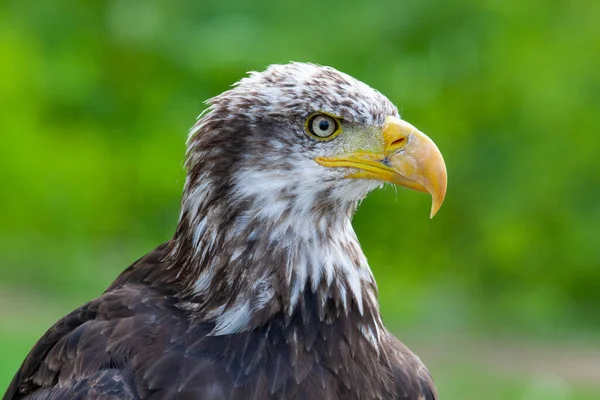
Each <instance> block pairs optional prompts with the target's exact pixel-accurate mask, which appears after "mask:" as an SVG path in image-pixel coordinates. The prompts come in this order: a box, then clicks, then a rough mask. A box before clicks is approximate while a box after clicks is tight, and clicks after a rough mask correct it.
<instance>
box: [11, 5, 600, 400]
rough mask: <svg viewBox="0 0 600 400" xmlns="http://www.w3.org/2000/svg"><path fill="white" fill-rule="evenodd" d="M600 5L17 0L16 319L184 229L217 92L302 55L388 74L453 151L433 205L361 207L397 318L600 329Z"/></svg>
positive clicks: (440, 324)
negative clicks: (196, 151) (181, 212)
mask: <svg viewBox="0 0 600 400" xmlns="http://www.w3.org/2000/svg"><path fill="white" fill-rule="evenodd" d="M599 18H600V3H598V2H593V1H585V0H573V1H570V2H564V1H553V0H550V1H548V0H546V1H542V0H531V1H527V2H521V1H517V0H483V1H476V0H456V1H451V2H446V1H442V0H437V1H422V0H403V1H397V0H378V1H371V2H356V3H352V2H348V1H330V2H327V4H323V2H321V1H317V0H307V1H303V2H297V4H295V3H292V2H276V1H269V0H255V1H251V2H244V1H241V0H220V1H191V0H190V1H170V2H169V1H166V0H163V1H160V0H113V1H87V2H76V1H67V0H53V1H51V2H50V1H46V2H43V1H37V2H35V1H18V0H8V1H6V0H5V1H4V2H2V3H1V4H0V60H2V61H0V129H1V131H0V132H1V136H0V174H1V175H0V177H1V179H0V181H1V182H2V185H1V186H0V188H1V189H0V190H2V194H1V195H0V221H1V222H0V239H1V240H0V258H1V259H2V262H1V263H0V277H1V278H0V313H1V318H2V319H3V321H4V331H5V332H8V331H9V330H10V329H12V330H10V332H13V333H14V335H12V336H11V335H9V336H10V337H16V336H17V334H16V333H15V332H22V331H23V332H24V329H25V328H22V329H21V328H19V327H17V326H16V325H18V324H19V323H21V322H23V321H21V320H19V318H29V316H28V315H32V314H28V315H25V316H23V315H22V312H23V310H28V311H30V312H32V313H33V315H39V314H35V313H34V312H33V311H32V309H36V310H37V309H38V308H40V307H41V306H42V305H43V304H44V303H45V302H49V303H51V304H53V305H56V304H60V305H61V306H60V307H59V306H56V307H55V308H52V309H53V310H54V311H53V313H52V318H48V320H45V319H44V318H41V319H42V320H43V322H44V325H43V326H42V325H40V326H36V328H35V329H36V330H35V334H31V333H28V335H27V336H26V337H29V336H31V337H32V338H35V337H39V335H40V334H41V333H42V332H43V331H44V329H46V328H47V326H48V323H51V322H52V321H53V320H55V319H56V318H58V317H60V316H61V315H63V314H64V313H66V312H67V311H69V310H70V309H71V308H72V307H75V306H76V305H78V304H80V303H83V302H85V301H86V300H88V299H90V298H92V297H94V296H96V295H98V294H99V293H101V291H102V290H103V289H104V288H105V287H106V286H107V285H108V284H109V283H110V281H111V280H112V279H114V277H115V276H116V275H117V274H118V273H119V272H120V271H121V270H122V269H124V268H125V267H126V266H127V265H128V264H129V263H130V262H132V261H134V260H135V259H136V258H138V257H139V256H141V255H143V254H145V253H146V252H148V251H150V250H151V249H152V248H153V247H154V246H156V245H158V244H159V243H161V242H162V241H165V240H168V239H169V237H170V235H171V234H172V232H173V230H174V228H175V224H176V221H177V216H178V205H179V198H180V192H181V187H182V181H183V177H184V172H183V169H182V166H181V164H182V159H183V152H184V142H185V137H186V134H187V129H188V128H189V127H190V126H191V125H192V124H193V122H194V120H195V118H196V116H197V115H198V114H199V113H200V112H201V111H202V109H203V108H204V106H203V104H202V102H203V101H204V100H205V99H207V98H209V97H211V96H214V95H216V94H218V93H220V92H222V91H224V90H225V89H227V87H228V86H229V85H230V84H231V83H233V82H235V81H236V80H238V79H239V78H241V77H242V76H243V75H244V74H245V72H246V71H249V70H262V69H264V68H265V67H266V66H267V65H268V64H271V63H285V62H288V61H290V60H296V61H311V62H316V63H320V64H325V65H331V66H333V67H335V68H337V69H340V70H342V71H344V72H347V73H349V74H350V75H353V76H354V77H356V78H358V79H361V80H363V81H365V82H367V83H368V84H370V85H371V86H373V87H375V88H377V89H379V90H380V91H382V92H383V93H384V94H386V95H387V96H388V97H389V98H390V99H391V100H392V101H393V102H394V103H396V104H397V105H398V107H399V108H400V110H401V113H402V115H403V117H404V118H405V119H407V120H408V121H410V122H411V123H413V124H414V125H416V126H417V127H419V128H420V129H421V130H423V131H424V132H426V133H428V134H429V135H430V136H431V137H432V138H433V139H434V140H435V141H436V143H437V144H438V146H439V147H440V149H441V150H442V152H443V153H444V156H445V159H446V163H447V166H448V172H449V189H448V194H447V198H446V199H447V200H446V203H445V204H444V206H443V207H442V209H441V211H440V212H439V213H438V215H437V216H436V217H435V218H434V219H433V220H431V221H429V220H428V218H427V216H428V209H429V204H428V199H427V198H426V196H423V195H422V194H419V193H412V192H407V191H404V190H397V191H396V190H394V189H391V188H387V189H385V190H382V191H379V192H376V193H374V194H372V195H371V196H370V197H369V198H368V199H367V200H366V201H365V202H364V203H363V205H362V206H361V209H360V210H359V212H358V214H357V216H356V218H355V227H356V230H357V233H358V236H359V238H360V239H361V242H362V244H363V247H364V249H365V253H366V254H367V256H368V257H369V260H370V264H371V266H372V268H373V270H374V273H375V275H376V277H377V279H378V283H379V287H380V293H381V300H382V310H383V312H384V315H385V317H386V321H388V323H389V325H391V326H393V327H395V328H396V329H397V330H400V329H402V328H405V327H407V326H427V327H431V328H443V329H444V331H455V332H458V333H460V332H463V331H474V330H481V331H484V332H485V331H492V330H493V331H500V332H504V333H510V334H514V333H517V334H518V333H521V334H523V333H525V334H536V335H550V336H566V335H572V334H577V332H581V331H583V330H600V329H599V328H600V313H598V312H597V310H598V305H599V304H600V268H599V267H600V138H599V135H600V129H599V128H600V112H599V110H600V74H599V70H600V51H599V50H600V24H598V21H599ZM3 293H4V295H3ZM36 299H37V300H36ZM40 299H41V300H40ZM46 299H48V300H46ZM64 304H68V306H66V307H63V306H62V305H64ZM56 310H58V311H56ZM38 311H39V310H38ZM11 318H12V319H11ZM6 321H13V325H10V324H8V323H7V322H6ZM15 321H17V322H18V323H15ZM40 324H41V322H40ZM9 325H10V326H12V328H10V327H8V328H7V326H9ZM23 326H25V325H23ZM2 329H3V328H0V331H1V330H2ZM20 329H21V330H20ZM27 329H28V331H27V332H31V331H30V330H29V329H33V328H31V327H28V328H27ZM2 337H4V336H2ZM15 340H16V339H15ZM31 340H35V339H31ZM31 343H32V342H31V341H29V342H27V343H26V344H24V345H23V348H22V349H21V350H22V351H21V352H20V353H19V354H15V355H14V357H15V359H14V360H15V361H14V362H13V361H12V359H11V371H7V372H6V373H5V372H4V370H3V371H2V373H1V374H0V391H1V388H2V387H3V386H4V385H3V384H2V383H5V382H6V383H7V382H8V379H9V377H10V376H11V375H12V373H13V371H14V368H16V365H18V362H19V360H21V359H22V357H23V356H24V352H25V351H27V349H28V348H29V346H31ZM3 347H4V346H3ZM5 354H6V353H5ZM0 367H2V363H0ZM509 398H515V397H510V396H509ZM548 398H549V397H548Z"/></svg>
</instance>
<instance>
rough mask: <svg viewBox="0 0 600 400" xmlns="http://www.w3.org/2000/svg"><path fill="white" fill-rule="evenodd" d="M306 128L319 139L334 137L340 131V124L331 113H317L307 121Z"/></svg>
mask: <svg viewBox="0 0 600 400" xmlns="http://www.w3.org/2000/svg"><path fill="white" fill-rule="evenodd" d="M306 129H307V131H308V133H310V134H311V135H312V136H315V137H316V138H317V139H333V137H334V136H336V134H337V133H339V132H340V124H339V122H338V121H337V119H335V118H334V117H332V116H330V115H327V114H315V115H312V116H311V117H310V118H308V120H307V121H306Z"/></svg>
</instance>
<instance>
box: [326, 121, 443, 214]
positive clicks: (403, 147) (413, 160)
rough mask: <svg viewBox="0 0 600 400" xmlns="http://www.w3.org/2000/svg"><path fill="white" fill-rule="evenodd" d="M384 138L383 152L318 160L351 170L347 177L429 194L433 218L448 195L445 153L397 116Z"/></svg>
mask: <svg viewBox="0 0 600 400" xmlns="http://www.w3.org/2000/svg"><path fill="white" fill-rule="evenodd" d="M382 136H383V151H382V152H381V153H380V152H362V151H359V152H356V153H353V154H350V155H347V156H343V157H333V158H326V157H317V158H316V159H315V161H316V162H318V163H319V164H321V165H323V166H325V167H346V168H350V169H351V171H352V172H350V174H348V175H346V177H347V178H355V179H375V180H380V181H385V182H391V183H395V184H397V185H400V186H404V187H407V188H409V189H413V190H418V191H421V192H428V193H429V194H430V195H431V197H432V205H431V215H430V217H431V218H433V216H434V215H435V214H436V213H437V212H438V210H439V209H440V207H441V206H442V202H443V201H444V197H445V195H446V183H447V172H446V164H445V163H444V158H443V157H442V153H440V151H439V150H438V148H437V146H436V145H435V143H433V141H432V140H431V139H430V138H429V137H427V135H425V134H424V133H422V132H420V131H419V130H418V129H417V128H415V127H414V126H412V125H411V124H409V123H408V122H406V121H403V120H401V119H399V118H397V117H392V116H388V117H387V118H386V120H385V123H384V125H383V129H382Z"/></svg>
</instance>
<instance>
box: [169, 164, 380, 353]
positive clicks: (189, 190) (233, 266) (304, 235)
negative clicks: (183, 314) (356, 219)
mask: <svg viewBox="0 0 600 400" xmlns="http://www.w3.org/2000/svg"><path fill="white" fill-rule="evenodd" d="M196 178H197V180H196V182H201V183H194V182H192V181H191V178H190V177H188V180H187V181H186V190H185V192H184V193H185V194H184V198H183V204H182V212H181V216H180V221H179V225H178V229H177V233H176V235H175V238H174V239H173V241H172V246H171V251H170V256H169V258H170V260H171V261H172V262H170V263H169V265H170V268H173V269H177V276H178V278H179V279H185V280H186V285H185V286H186V293H185V295H186V297H189V298H191V299H193V303H194V304H195V307H194V308H195V309H196V310H197V312H198V313H200V314H201V315H202V316H203V318H206V319H211V320H214V321H215V328H214V330H213V334H214V335H224V334H233V333H238V332H243V331H247V330H251V329H253V328H255V327H257V326H260V325H262V324H264V323H265V322H266V321H267V320H268V319H269V318H271V317H272V316H273V315H275V314H277V313H283V314H285V315H287V316H288V317H289V318H291V317H292V315H293V314H294V313H295V312H303V311H302V309H303V308H304V307H306V304H305V303H304V300H305V299H304V297H305V295H306V294H307V293H310V294H311V298H315V299H316V301H315V302H311V305H310V307H313V308H316V309H315V310H312V311H314V312H316V313H317V314H318V315H319V317H320V318H321V319H323V318H325V316H326V315H331V313H332V309H334V310H333V312H334V313H338V315H339V313H344V314H345V315H346V316H347V315H349V314H350V313H355V314H356V317H357V318H358V319H359V320H362V321H363V322H364V323H363V324H362V327H361V328H359V329H361V330H363V331H364V332H363V333H365V334H366V335H367V337H368V338H369V339H370V340H371V341H372V342H378V340H379V332H380V330H381V329H382V326H383V325H382V322H381V318H380V315H379V310H378V300H377V288H376V284H375V280H374V278H373V275H372V273H371V270H370V268H369V266H368V264H367V260H366V258H365V256H364V254H363V252H362V250H361V248H360V245H359V243H358V240H357V238H356V235H355V233H354V230H353V228H352V225H351V218H352V215H353V213H354V210H355V208H356V203H352V204H346V205H345V206H343V205H340V204H339V203H338V202H333V201H328V200H327V197H326V196H319V195H315V196H313V195H304V196H303V197H302V198H301V197H299V196H297V195H296V194H295V193H293V191H289V190H288V191H287V192H286V190H283V188H281V189H282V190H273V187H270V188H269V190H268V191H267V190H256V191H254V192H253V193H251V194H249V193H242V192H241V191H240V190H238V189H237V188H236V186H235V184H233V185H228V184H224V183H223V182H219V183H216V181H215V180H214V179H211V178H210V176H209V175H200V176H196ZM263 178H264V177H263ZM260 181H269V182H270V185H271V186H273V185H276V182H275V183H274V181H273V180H272V179H271V180H268V179H267V180H265V179H261V180H260ZM286 182H287V181H286ZM287 183H288V184H289V182H287ZM282 184H283V181H282ZM259 189H260V188H259ZM263 189H266V188H263ZM274 192H276V193H279V194H280V195H278V196H272V195H270V193H274ZM313 303H316V304H313Z"/></svg>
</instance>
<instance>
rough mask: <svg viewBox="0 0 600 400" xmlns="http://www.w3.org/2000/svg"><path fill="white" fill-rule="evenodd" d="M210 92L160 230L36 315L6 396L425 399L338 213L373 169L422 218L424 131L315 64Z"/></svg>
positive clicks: (429, 393) (426, 171)
mask: <svg viewBox="0 0 600 400" xmlns="http://www.w3.org/2000/svg"><path fill="white" fill-rule="evenodd" d="M208 104H209V107H208V109H207V111H206V112H205V113H203V114H202V115H201V116H200V118H199V119H198V121H197V122H196V124H195V125H194V126H193V128H192V129H191V131H190V134H189V138H188V142H187V153H186V163H185V166H186V170H187V175H186V181H185V187H184V193H183V198H182V203H181V213H180V216H179V222H178V225H177V229H176V232H175V234H174V237H173V238H172V239H171V240H169V241H168V242H166V243H164V244H162V245H160V246H158V247H157V248H156V249H155V250H153V251H152V252H150V253H149V254H147V255H146V256H144V257H142V258H141V259H139V260H138V261H136V262H135V263H133V264H132V265H131V266H130V267H129V268H127V269H126V270H125V271H124V272H123V273H122V274H121V275H120V276H119V277H118V278H117V279H116V280H115V281H114V282H113V283H112V284H111V285H110V286H109V287H108V289H107V290H106V291H105V292H104V293H103V294H102V295H100V296H99V297H98V298H96V299H94V300H92V301H90V302H89V303H87V304H85V305H83V306H81V307H80V308H78V309H76V310H75V311H73V312H71V313H70V314H68V315H67V316H65V317H64V318H62V319H61V320H60V321H58V322H57V323H56V324H55V325H54V326H53V327H51V328H50V329H49V330H48V331H47V332H46V334H45V335H44V336H43V337H42V338H41V339H40V340H39V341H38V342H37V343H36V344H35V346H34V347H33V349H32V350H31V352H30V353H29V355H28V356H27V357H26V359H25V361H24V362H23V364H22V366H21V368H20V369H19V370H18V372H17V373H16V375H15V377H14V379H13V380H12V382H11V384H10V386H9V387H8V391H7V392H6V394H5V396H4V399H6V400H12V399H132V400H133V399H199V400H218V399H233V400H235V399H245V400H246V399H327V400H337V399H406V400H417V399H421V400H434V399H437V392H436V389H435V387H434V384H433V382H432V379H431V377H430V375H429V372H428V371H427V369H426V368H425V366H424V365H423V364H422V363H421V361H420V360H419V358H418V357H417V356H415V355H414V354H413V353H412V352H411V351H410V350H409V349H408V348H406V347H405V346H404V345H403V344H402V343H401V342H400V341H398V340H397V339H396V338H395V337H394V336H393V335H392V334H391V333H390V332H389V331H388V330H387V329H386V328H385V326H384V325H383V322H382V318H381V315H380V312H379V305H378V297H377V287H376V284H375V280H374V278H373V275H372V273H371V270H370V268H369V266H368V264H367V260H366V258H365V256H364V254H363V252H362V251H361V247H360V245H359V243H358V240H357V238H356V235H355V233H354V231H353V229H352V225H351V219H352V216H353V214H354V211H355V209H356V207H357V204H358V202H359V201H360V200H361V199H363V198H364V197H365V196H366V195H367V193H369V192H370V191H371V190H373V189H375V188H377V187H379V186H381V185H383V184H384V183H385V182H390V183H394V184H398V185H401V186H404V187H408V188H411V189H415V190H419V191H424V192H428V193H430V194H431V196H432V198H433V205H432V210H431V216H433V215H434V214H435V213H436V212H437V210H438V209H439V207H440V205H441V203H442V201H443V199H444V196H445V192H446V168H445V165H444V161H443V158H442V156H441V154H440V152H439V150H438V149H437V147H436V145H435V144H434V143H433V142H432V141H431V139H429V138H428V137H427V136H425V134H423V133H422V132H420V131H419V130H418V129H416V128H415V127H413V126H412V125H410V124H409V123H407V122H405V121H403V120H402V119H400V118H399V116H398V110H397V108H396V107H395V106H394V105H393V104H392V103H391V102H390V101H389V100H388V99H387V98H386V97H384V96H383V95H382V94H380V93H379V92H378V91H376V90H374V89H372V88H370V87H369V86H367V85H366V84H364V83H362V82H360V81H358V80H356V79H354V78H352V77H350V76H348V75H346V74H344V73H341V72H339V71H337V70H335V69H333V68H330V67H323V66H318V65H314V64H305V63H291V64H287V65H273V66H270V67H269V68H267V69H266V70H265V71H263V72H260V73H257V72H254V73H250V74H249V76H247V77H245V78H244V79H242V80H240V81H239V82H238V83H237V84H235V85H234V86H233V87H232V88H231V89H230V90H227V91H226V92H224V93H222V94H221V95H219V96H216V97H215V98H213V99H211V100H209V101H208Z"/></svg>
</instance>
